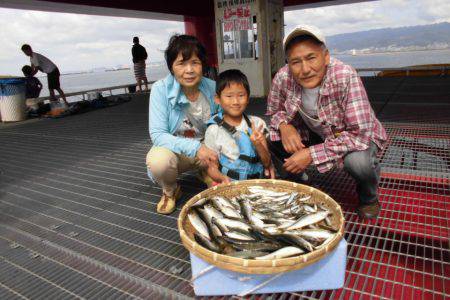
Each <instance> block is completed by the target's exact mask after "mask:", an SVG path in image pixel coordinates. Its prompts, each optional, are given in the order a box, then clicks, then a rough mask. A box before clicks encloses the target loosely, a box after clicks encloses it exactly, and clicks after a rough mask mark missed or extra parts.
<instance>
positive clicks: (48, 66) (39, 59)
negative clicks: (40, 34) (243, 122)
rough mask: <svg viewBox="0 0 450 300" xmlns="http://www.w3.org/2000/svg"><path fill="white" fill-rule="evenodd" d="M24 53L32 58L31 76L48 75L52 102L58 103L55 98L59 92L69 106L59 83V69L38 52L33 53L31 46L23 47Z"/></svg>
mask: <svg viewBox="0 0 450 300" xmlns="http://www.w3.org/2000/svg"><path fill="white" fill-rule="evenodd" d="M22 51H23V53H25V55H26V56H29V57H30V63H31V69H32V72H31V74H30V75H31V76H34V75H35V74H36V73H37V72H38V71H41V72H43V73H46V74H47V82H48V91H49V92H50V101H57V99H56V97H55V90H57V91H58V93H59V95H60V97H61V98H62V99H63V101H64V102H65V103H66V105H69V103H67V100H66V95H65V94H64V92H63V90H62V89H61V86H60V83H59V77H60V75H61V74H60V73H59V69H58V67H57V66H56V65H55V64H54V63H53V62H52V61H51V60H50V59H48V58H47V57H45V56H44V55H42V54H39V53H37V52H33V49H31V46H30V45H28V44H24V45H22Z"/></svg>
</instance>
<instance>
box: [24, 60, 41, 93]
mask: <svg viewBox="0 0 450 300" xmlns="http://www.w3.org/2000/svg"><path fill="white" fill-rule="evenodd" d="M22 73H23V75H24V76H25V81H26V82H25V97H26V98H27V99H29V98H38V97H39V94H40V93H41V90H42V83H41V82H40V81H39V79H37V78H36V77H34V76H33V68H31V66H28V65H25V66H23V67H22Z"/></svg>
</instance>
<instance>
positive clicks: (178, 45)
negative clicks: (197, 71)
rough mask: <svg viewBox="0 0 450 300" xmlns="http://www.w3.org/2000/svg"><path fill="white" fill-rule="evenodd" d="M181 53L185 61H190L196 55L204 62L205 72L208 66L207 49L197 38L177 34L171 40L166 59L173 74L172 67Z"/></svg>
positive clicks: (165, 53)
mask: <svg viewBox="0 0 450 300" xmlns="http://www.w3.org/2000/svg"><path fill="white" fill-rule="evenodd" d="M179 53H181V55H182V56H183V60H188V59H190V58H191V57H192V55H193V54H196V55H197V56H198V58H199V59H200V61H201V62H202V67H203V70H205V68H206V66H207V56H206V49H205V47H204V46H203V45H202V44H201V43H200V41H199V40H198V39H197V38H196V37H195V36H192V35H186V34H181V35H180V34H176V35H173V36H172V37H171V38H170V40H169V45H168V46H167V49H166V51H165V52H164V56H165V58H166V63H167V68H168V69H169V71H170V73H172V74H173V70H172V65H173V63H174V61H175V60H176V59H177V57H178V54H179Z"/></svg>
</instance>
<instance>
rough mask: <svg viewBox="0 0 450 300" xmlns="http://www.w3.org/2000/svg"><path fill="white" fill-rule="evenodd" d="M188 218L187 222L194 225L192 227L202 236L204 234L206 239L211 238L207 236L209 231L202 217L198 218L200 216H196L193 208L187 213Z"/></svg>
mask: <svg viewBox="0 0 450 300" xmlns="http://www.w3.org/2000/svg"><path fill="white" fill-rule="evenodd" d="M188 219H189V222H191V224H192V226H193V227H194V229H195V230H196V231H197V232H198V233H199V234H201V235H202V236H204V237H205V238H207V239H208V240H211V237H210V236H209V232H208V227H207V226H206V224H205V223H204V222H203V221H202V219H200V217H199V216H198V214H197V213H196V212H195V211H194V210H191V211H190V212H189V213H188Z"/></svg>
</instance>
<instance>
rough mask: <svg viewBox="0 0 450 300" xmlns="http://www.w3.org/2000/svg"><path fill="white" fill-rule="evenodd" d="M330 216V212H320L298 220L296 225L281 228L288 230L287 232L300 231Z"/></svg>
mask: <svg viewBox="0 0 450 300" xmlns="http://www.w3.org/2000/svg"><path fill="white" fill-rule="evenodd" d="M328 215H329V212H328V211H319V212H316V213H313V214H310V215H306V216H303V217H301V218H300V219H298V220H297V221H296V222H295V223H294V224H292V225H290V226H285V225H283V226H281V227H280V228H282V229H286V230H293V229H299V228H302V227H305V226H308V225H311V224H315V223H318V222H320V221H322V220H323V219H325V218H326V217H327V216H328Z"/></svg>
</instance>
